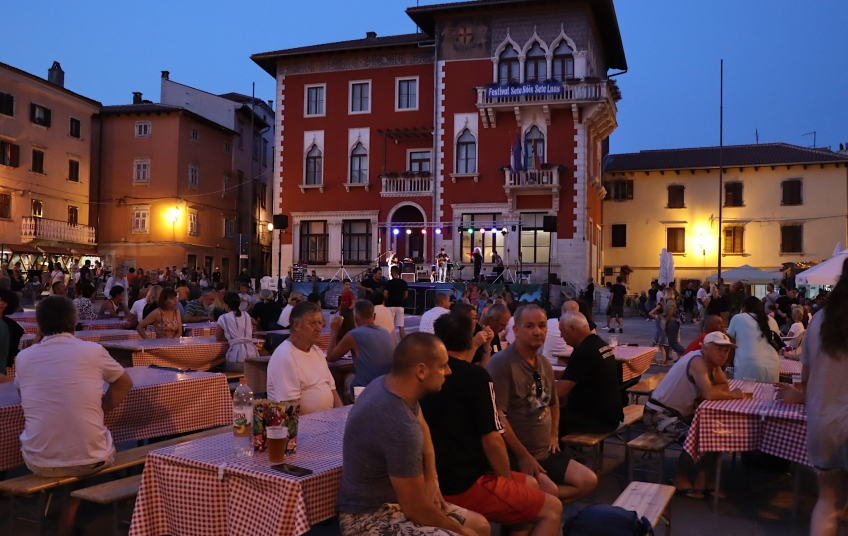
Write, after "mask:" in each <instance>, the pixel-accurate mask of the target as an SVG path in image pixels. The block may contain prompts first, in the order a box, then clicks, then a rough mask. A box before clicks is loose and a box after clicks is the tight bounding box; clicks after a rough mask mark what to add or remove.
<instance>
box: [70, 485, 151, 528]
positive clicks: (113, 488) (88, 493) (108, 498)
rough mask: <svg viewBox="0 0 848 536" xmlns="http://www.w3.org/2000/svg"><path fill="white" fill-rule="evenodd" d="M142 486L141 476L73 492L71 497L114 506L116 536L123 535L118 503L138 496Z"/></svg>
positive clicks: (113, 516) (113, 520) (113, 515)
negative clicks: (119, 523)
mask: <svg viewBox="0 0 848 536" xmlns="http://www.w3.org/2000/svg"><path fill="white" fill-rule="evenodd" d="M140 486H141V475H133V476H128V477H127V478H122V479H120V480H113V481H111V482H104V483H103V484H97V485H96V486H91V487H88V488H84V489H78V490H76V491H73V492H71V497H74V498H77V499H81V500H83V501H91V502H96V503H98V504H111V505H112V522H113V528H114V531H115V535H116V536H117V535H119V534H120V533H121V531H120V529H119V526H118V503H119V502H120V501H124V500H126V499H131V498H132V497H135V496H136V495H138V488H139V487H140Z"/></svg>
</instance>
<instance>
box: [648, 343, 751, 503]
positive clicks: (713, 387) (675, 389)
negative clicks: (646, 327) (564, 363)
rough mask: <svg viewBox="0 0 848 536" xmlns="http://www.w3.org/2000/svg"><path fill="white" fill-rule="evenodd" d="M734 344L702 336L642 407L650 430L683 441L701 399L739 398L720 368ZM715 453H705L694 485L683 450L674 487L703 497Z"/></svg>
mask: <svg viewBox="0 0 848 536" xmlns="http://www.w3.org/2000/svg"><path fill="white" fill-rule="evenodd" d="M731 348H736V345H735V344H733V343H732V342H731V341H730V338H729V337H728V336H727V335H726V334H724V333H722V332H721V331H714V332H712V333H709V334H707V336H706V337H704V344H703V346H702V347H701V349H700V350H696V351H694V352H691V353H688V354H685V355H684V356H683V357H681V358H680V359H679V360H678V361H677V362H676V363H675V364H674V365H673V366H672V367H671V370H669V371H668V373H667V374H666V377H665V378H663V381H662V382H660V384H659V386H657V389H656V390H655V391H654V394H653V396H652V397H651V398H649V399H648V402H647V403H646V404H645V414H644V415H643V417H642V420H643V422H644V423H645V425H646V426H648V427H649V428H650V429H652V430H656V431H658V432H660V433H664V434H669V435H673V436H674V437H676V438H677V439H678V440H679V441H681V442H682V441H683V440H684V439H686V434H687V433H688V431H689V426H688V424H689V423H690V422H691V421H692V416H693V415H694V414H695V408H696V407H697V405H698V403H699V402H700V401H701V400H734V399H738V398H742V391H741V390H739V389H734V390H732V391H731V390H730V387H729V386H728V383H727V377H726V376H725V375H724V372H723V371H722V367H723V366H724V364H725V363H726V362H727V357H728V356H729V355H730V349H731ZM717 455H718V454H717V453H715V452H708V453H706V454H704V456H703V457H702V458H701V460H700V461H699V463H698V475H697V477H696V479H695V484H694V485H693V484H692V482H691V481H690V480H689V475H690V474H691V473H692V469H693V468H694V466H695V462H694V461H693V460H692V457H691V456H689V454H687V453H686V451H685V450H684V451H682V452H681V453H680V459H679V461H678V466H677V475H676V476H675V477H674V482H673V484H674V487H675V488H677V489H678V490H679V491H681V492H683V493H685V494H686V496H687V497H691V498H693V499H701V498H703V497H704V491H707V490H706V483H707V469H708V468H710V467H714V466H715V461H716V456H717Z"/></svg>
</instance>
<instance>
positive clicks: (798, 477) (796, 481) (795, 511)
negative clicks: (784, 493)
mask: <svg viewBox="0 0 848 536" xmlns="http://www.w3.org/2000/svg"><path fill="white" fill-rule="evenodd" d="M793 465H794V466H795V477H794V478H793V480H794V482H793V483H792V526H795V522H796V521H798V486H799V485H800V484H801V464H798V463H794V464H793Z"/></svg>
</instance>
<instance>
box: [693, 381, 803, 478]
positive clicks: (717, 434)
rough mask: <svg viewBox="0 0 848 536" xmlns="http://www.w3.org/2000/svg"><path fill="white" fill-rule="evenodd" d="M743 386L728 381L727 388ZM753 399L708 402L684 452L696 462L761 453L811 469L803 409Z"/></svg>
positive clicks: (699, 413)
mask: <svg viewBox="0 0 848 536" xmlns="http://www.w3.org/2000/svg"><path fill="white" fill-rule="evenodd" d="M741 386H742V382H741V381H740V380H731V381H730V388H731V389H736V388H739V387H741ZM762 387H763V384H760V385H757V387H756V389H755V390H754V398H753V399H751V398H749V399H739V400H712V401H710V400H708V401H704V402H702V403H701V405H700V406H698V409H697V410H696V411H695V416H694V418H693V419H692V426H691V428H690V429H689V435H688V436H686V442H685V443H684V445H683V448H684V449H685V450H686V452H688V453H689V455H690V456H692V458H693V459H694V460H695V461H697V460H698V459H700V457H701V455H702V454H703V453H704V452H739V451H746V450H761V451H762V452H765V453H766V454H771V455H773V456H778V457H780V458H785V459H787V460H790V461H793V462H796V463H801V464H804V465H810V462H809V460H808V459H807V444H806V436H807V415H806V413H805V411H804V406H802V405H790V404H784V403H782V402H779V401H776V400H775V401H772V402H771V403H770V404H765V403H764V402H763V401H761V400H758V398H757V397H758V396H759V392H760V390H761V389H762Z"/></svg>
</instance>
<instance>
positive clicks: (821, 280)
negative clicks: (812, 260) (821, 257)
mask: <svg viewBox="0 0 848 536" xmlns="http://www.w3.org/2000/svg"><path fill="white" fill-rule="evenodd" d="M846 258H848V249H843V250H842V251H840V252H839V253H837V254H836V255H834V256H833V257H831V258H830V259H828V260H826V261H824V262H823V263H821V264H817V265H815V266H813V267H812V268H810V269H809V270H804V271H803V272H801V273H800V274H798V275H796V276H795V284H796V285H835V284H836V282H837V281H838V280H839V276H840V275H842V263H844V262H845V259H846Z"/></svg>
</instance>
